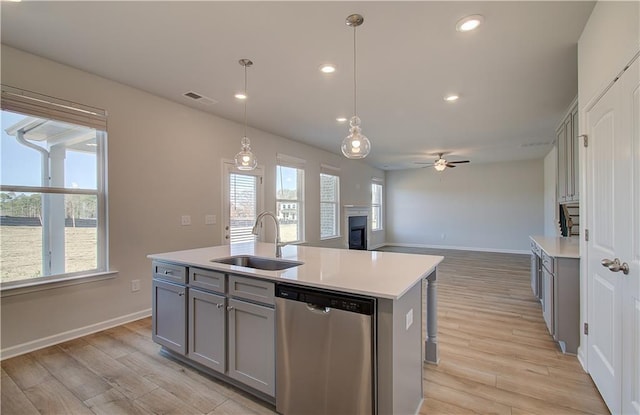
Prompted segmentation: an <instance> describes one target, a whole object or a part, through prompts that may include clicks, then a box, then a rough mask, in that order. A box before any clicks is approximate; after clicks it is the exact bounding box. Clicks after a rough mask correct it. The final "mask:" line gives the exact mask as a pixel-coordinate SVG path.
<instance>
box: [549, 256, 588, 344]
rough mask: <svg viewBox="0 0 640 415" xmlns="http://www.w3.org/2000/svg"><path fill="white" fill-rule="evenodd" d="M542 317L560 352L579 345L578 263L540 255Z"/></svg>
mask: <svg viewBox="0 0 640 415" xmlns="http://www.w3.org/2000/svg"><path fill="white" fill-rule="evenodd" d="M542 315H543V317H544V321H545V323H546V324H547V328H548V329H549V333H551V334H552V335H553V339H554V340H556V341H557V342H558V344H559V345H560V349H561V350H562V352H563V353H571V354H576V353H577V351H578V346H579V344H580V260H579V259H578V258H554V257H551V256H549V255H547V253H546V252H544V251H543V252H542Z"/></svg>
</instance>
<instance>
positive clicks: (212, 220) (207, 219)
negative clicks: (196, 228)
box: [204, 215, 216, 225]
mask: <svg viewBox="0 0 640 415" xmlns="http://www.w3.org/2000/svg"><path fill="white" fill-rule="evenodd" d="M204 224H205V225H215V224H216V215H204Z"/></svg>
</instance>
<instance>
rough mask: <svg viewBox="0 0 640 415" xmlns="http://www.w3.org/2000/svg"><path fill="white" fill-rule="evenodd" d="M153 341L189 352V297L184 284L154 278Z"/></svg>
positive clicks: (182, 351) (179, 351)
mask: <svg viewBox="0 0 640 415" xmlns="http://www.w3.org/2000/svg"><path fill="white" fill-rule="evenodd" d="M152 290H153V298H152V303H153V313H152V332H151V337H152V339H153V341H155V342H156V343H158V344H161V345H162V346H164V347H166V348H168V349H171V350H173V351H174V352H178V353H180V354H185V353H186V352H187V297H186V295H185V294H186V290H187V289H186V287H185V286H184V285H178V284H174V283H172V282H168V281H162V280H158V279H154V280H153V285H152Z"/></svg>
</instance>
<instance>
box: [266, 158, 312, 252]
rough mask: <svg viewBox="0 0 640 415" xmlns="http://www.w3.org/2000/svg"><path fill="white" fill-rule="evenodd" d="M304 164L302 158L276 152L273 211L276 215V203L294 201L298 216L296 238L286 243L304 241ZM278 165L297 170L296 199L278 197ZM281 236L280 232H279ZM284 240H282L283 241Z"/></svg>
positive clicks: (304, 161)
mask: <svg viewBox="0 0 640 415" xmlns="http://www.w3.org/2000/svg"><path fill="white" fill-rule="evenodd" d="M305 165H306V160H303V159H299V158H297V157H292V156H288V155H285V154H277V155H276V171H275V177H276V182H275V183H274V184H275V189H274V190H275V192H274V194H275V213H276V216H277V215H278V203H280V204H282V203H294V204H297V205H298V218H297V222H298V235H297V236H298V239H296V240H293V241H286V242H285V243H287V244H296V243H303V242H305V217H306V212H305V209H306V206H305V200H304V199H305V197H304V193H305ZM279 167H286V168H291V169H296V170H297V172H296V174H297V177H296V181H297V187H296V197H297V199H282V198H279V197H278V183H277V181H278V168H279ZM281 237H282V233H281ZM283 242H284V241H283Z"/></svg>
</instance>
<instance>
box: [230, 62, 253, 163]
mask: <svg viewBox="0 0 640 415" xmlns="http://www.w3.org/2000/svg"><path fill="white" fill-rule="evenodd" d="M238 63H239V64H240V65H241V66H243V67H244V93H243V94H242V95H243V96H244V98H242V99H243V101H244V135H243V137H242V140H241V141H240V145H241V149H240V152H238V154H236V157H235V163H236V168H237V169H238V170H243V171H247V170H253V169H255V168H256V166H257V165H258V160H257V159H256V157H255V156H254V155H253V153H252V152H251V141H249V137H247V99H246V98H247V68H248V67H250V66H251V65H253V62H251V60H249V59H240V60H239V61H238ZM236 97H237V98H239V97H238V95H236Z"/></svg>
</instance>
